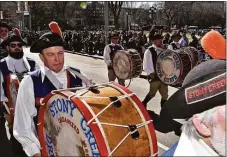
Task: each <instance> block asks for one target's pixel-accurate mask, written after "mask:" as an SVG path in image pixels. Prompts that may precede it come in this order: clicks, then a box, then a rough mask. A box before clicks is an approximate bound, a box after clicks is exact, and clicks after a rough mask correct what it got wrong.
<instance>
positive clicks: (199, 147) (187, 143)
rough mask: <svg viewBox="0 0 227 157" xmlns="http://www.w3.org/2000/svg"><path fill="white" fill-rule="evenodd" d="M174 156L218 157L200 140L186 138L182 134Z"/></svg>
mask: <svg viewBox="0 0 227 157" xmlns="http://www.w3.org/2000/svg"><path fill="white" fill-rule="evenodd" d="M174 156H219V155H218V154H217V153H216V152H215V151H214V150H213V149H212V148H210V147H209V146H208V145H207V144H206V143H205V142H204V141H203V140H202V139H199V140H197V139H195V138H194V137H192V138H188V136H186V135H185V133H184V132H182V134H181V137H180V140H179V143H178V145H177V148H176V151H175V152H174Z"/></svg>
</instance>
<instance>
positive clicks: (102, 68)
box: [24, 48, 179, 155]
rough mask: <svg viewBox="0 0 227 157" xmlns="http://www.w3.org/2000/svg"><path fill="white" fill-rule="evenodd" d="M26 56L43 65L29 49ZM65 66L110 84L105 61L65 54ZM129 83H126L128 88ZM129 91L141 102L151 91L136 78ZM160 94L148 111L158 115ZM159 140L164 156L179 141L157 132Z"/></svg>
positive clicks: (174, 90)
mask: <svg viewBox="0 0 227 157" xmlns="http://www.w3.org/2000/svg"><path fill="white" fill-rule="evenodd" d="M24 52H25V56H27V57H29V58H32V59H34V60H35V61H36V62H37V63H38V64H40V65H42V62H41V60H40V58H39V54H38V53H30V51H29V48H24ZM65 64H66V65H68V66H71V67H75V68H78V69H80V70H81V71H82V72H83V73H84V74H85V75H86V76H87V77H89V78H92V80H93V81H94V82H95V83H103V82H108V77H107V67H106V64H105V63H104V61H103V60H100V59H94V58H91V57H87V56H82V55H77V54H71V53H65ZM128 83H129V81H126V86H127V85H128ZM129 89H130V90H131V91H132V92H134V93H136V95H137V96H138V97H139V99H140V100H143V99H144V97H145V96H146V94H147V93H148V91H149V84H148V82H147V81H146V80H145V79H141V78H135V79H133V80H132V82H131V84H130V86H129ZM176 91H177V89H176V88H173V87H169V96H171V95H172V94H173V93H174V92H176ZM160 100H161V97H160V94H159V93H157V95H156V96H155V98H153V99H152V100H151V101H150V102H149V104H148V109H149V110H153V111H155V112H156V113H159V112H160V109H161V107H160ZM156 136H157V140H158V147H159V155H161V154H163V152H165V151H166V150H168V148H170V147H171V146H172V145H173V144H174V143H175V142H177V141H178V140H179V137H178V136H176V135H175V134H174V133H173V132H171V133H168V134H163V133H160V132H158V131H156Z"/></svg>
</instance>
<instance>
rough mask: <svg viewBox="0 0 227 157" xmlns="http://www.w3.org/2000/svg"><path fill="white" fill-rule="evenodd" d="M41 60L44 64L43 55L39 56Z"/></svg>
mask: <svg viewBox="0 0 227 157" xmlns="http://www.w3.org/2000/svg"><path fill="white" fill-rule="evenodd" d="M39 58H40V59H41V60H42V62H43V63H44V56H43V54H42V53H40V54H39Z"/></svg>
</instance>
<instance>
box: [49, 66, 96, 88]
mask: <svg viewBox="0 0 227 157" xmlns="http://www.w3.org/2000/svg"><path fill="white" fill-rule="evenodd" d="M67 70H68V71H69V72H70V73H71V74H74V75H75V76H77V77H79V78H80V79H81V80H82V82H83V83H84V84H85V85H86V86H89V85H91V84H92V80H89V79H88V78H86V77H85V76H83V75H82V74H80V73H79V72H77V71H76V70H73V69H71V68H67ZM46 76H47V78H48V79H49V80H50V81H51V82H52V84H53V85H54V87H55V88H56V89H62V88H63V84H62V83H61V82H60V81H59V80H58V79H57V78H56V76H54V74H53V73H52V72H51V71H50V70H49V71H47V73H46Z"/></svg>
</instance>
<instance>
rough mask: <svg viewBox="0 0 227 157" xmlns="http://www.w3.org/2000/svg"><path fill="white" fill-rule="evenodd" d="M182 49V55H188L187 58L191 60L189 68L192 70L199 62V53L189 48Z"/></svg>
mask: <svg viewBox="0 0 227 157" xmlns="http://www.w3.org/2000/svg"><path fill="white" fill-rule="evenodd" d="M182 49H183V51H184V53H186V54H188V55H189V57H190V58H191V63H192V66H191V68H194V67H195V66H196V65H198V64H199V61H200V59H199V51H198V50H197V49H196V48H194V47H191V46H189V47H184V48H182Z"/></svg>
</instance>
